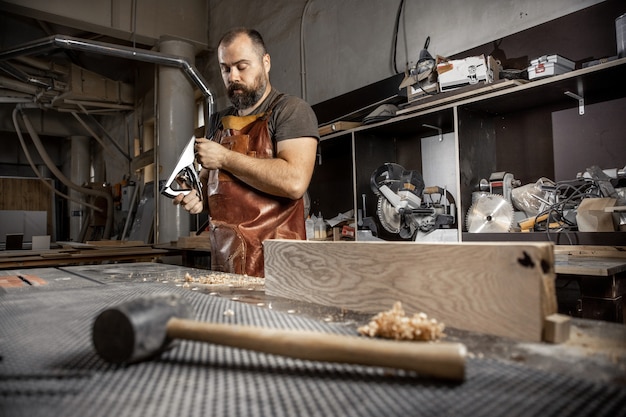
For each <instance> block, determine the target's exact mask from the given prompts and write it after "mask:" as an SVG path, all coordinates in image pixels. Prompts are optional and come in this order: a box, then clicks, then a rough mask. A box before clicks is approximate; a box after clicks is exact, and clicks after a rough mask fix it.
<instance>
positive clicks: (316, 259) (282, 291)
mask: <svg viewBox="0 0 626 417" xmlns="http://www.w3.org/2000/svg"><path fill="white" fill-rule="evenodd" d="M552 248H553V245H552V244H550V243H523V244H520V243H502V242H499V243H478V242H476V243H458V244H426V243H407V242H315V241H293V240H267V241H265V242H264V254H265V288H266V293H267V294H268V295H271V296H279V297H285V298H289V299H295V300H301V301H307V302H312V303H317V304H321V305H328V306H338V307H343V308H346V309H349V310H355V311H361V312H369V313H378V312H380V311H386V310H388V309H389V308H391V306H392V305H393V304H394V303H395V302H396V301H401V302H402V305H403V307H404V308H405V311H406V312H407V314H414V313H417V312H424V313H426V314H427V315H428V316H429V317H432V318H435V319H437V320H438V321H442V322H444V323H445V324H446V325H447V326H450V327H454V328H459V329H466V330H471V331H477V332H482V333H489V334H495V335H500V336H505V337H511V338H515V339H520V340H528V341H540V340H541V338H542V330H543V325H544V319H545V317H547V316H549V315H550V314H554V313H556V310H557V305H556V295H555V289H554V279H555V273H554V255H553V251H552Z"/></svg>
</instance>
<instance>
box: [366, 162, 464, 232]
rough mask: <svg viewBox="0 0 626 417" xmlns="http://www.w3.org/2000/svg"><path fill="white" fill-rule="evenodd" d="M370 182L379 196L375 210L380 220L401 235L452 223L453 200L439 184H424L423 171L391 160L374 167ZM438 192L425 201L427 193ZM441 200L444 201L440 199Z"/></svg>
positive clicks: (390, 229)
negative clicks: (430, 185) (376, 167)
mask: <svg viewBox="0 0 626 417" xmlns="http://www.w3.org/2000/svg"><path fill="white" fill-rule="evenodd" d="M370 186H371V189H372V191H373V192H374V194H376V195H377V196H378V203H377V209H376V213H377V215H378V219H379V220H380V224H381V225H382V226H383V228H384V229H385V230H387V231H388V232H390V233H393V234H397V235H399V236H400V237H401V238H402V239H414V238H415V236H416V235H417V234H418V233H429V232H431V231H433V230H435V229H437V228H439V227H443V226H448V225H453V224H454V223H455V216H454V214H450V213H454V209H453V208H451V207H454V202H453V201H452V202H451V201H450V200H449V198H451V196H450V195H449V193H446V191H445V190H444V189H442V188H440V187H428V188H425V187H424V180H423V178H422V175H421V174H420V173H419V172H417V171H410V170H405V169H404V167H402V166H401V165H398V164H394V163H386V164H384V165H382V166H380V167H379V168H378V169H376V170H375V171H374V172H373V173H372V176H371V178H370ZM437 193H438V194H440V201H437V202H435V201H433V200H434V199H433V198H432V197H431V198H430V201H425V199H424V196H425V195H426V194H437ZM442 200H443V201H442Z"/></svg>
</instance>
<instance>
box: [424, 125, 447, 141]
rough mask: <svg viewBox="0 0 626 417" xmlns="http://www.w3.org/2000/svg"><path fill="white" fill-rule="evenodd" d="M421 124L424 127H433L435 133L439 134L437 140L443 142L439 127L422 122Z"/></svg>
mask: <svg viewBox="0 0 626 417" xmlns="http://www.w3.org/2000/svg"><path fill="white" fill-rule="evenodd" d="M422 126H424V127H428V128H430V129H435V130H436V131H437V133H438V134H439V142H443V133H442V132H443V130H442V129H441V128H440V127H437V126H433V125H427V124H422Z"/></svg>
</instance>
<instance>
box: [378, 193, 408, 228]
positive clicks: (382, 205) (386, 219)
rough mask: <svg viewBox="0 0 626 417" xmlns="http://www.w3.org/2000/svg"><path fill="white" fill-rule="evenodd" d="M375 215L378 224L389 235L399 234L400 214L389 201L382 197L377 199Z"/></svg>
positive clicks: (400, 225)
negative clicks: (378, 221)
mask: <svg viewBox="0 0 626 417" xmlns="http://www.w3.org/2000/svg"><path fill="white" fill-rule="evenodd" d="M376 214H377V215H378V220H380V224H381V225H382V226H383V227H384V228H385V230H386V231H388V232H390V233H399V232H400V228H401V227H402V219H401V218H400V214H399V213H398V212H397V211H396V209H395V208H394V207H393V205H391V203H390V202H389V200H387V199H386V198H385V197H384V196H380V197H378V206H377V208H376Z"/></svg>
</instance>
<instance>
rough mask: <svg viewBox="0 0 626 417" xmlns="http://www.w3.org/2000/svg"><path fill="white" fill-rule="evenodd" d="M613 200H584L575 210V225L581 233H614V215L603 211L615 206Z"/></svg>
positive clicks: (614, 200)
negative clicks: (576, 224)
mask: <svg viewBox="0 0 626 417" xmlns="http://www.w3.org/2000/svg"><path fill="white" fill-rule="evenodd" d="M616 202H617V200H616V199H615V198H585V199H583V200H582V201H581V202H580V204H579V205H578V209H577V210H576V223H578V230H579V231H581V232H614V231H615V222H614V221H613V216H614V214H613V213H611V212H607V210H605V209H606V208H607V207H613V206H615V203H616Z"/></svg>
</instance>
